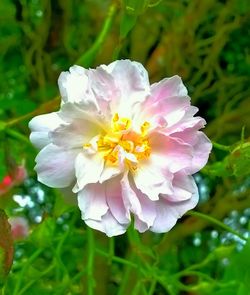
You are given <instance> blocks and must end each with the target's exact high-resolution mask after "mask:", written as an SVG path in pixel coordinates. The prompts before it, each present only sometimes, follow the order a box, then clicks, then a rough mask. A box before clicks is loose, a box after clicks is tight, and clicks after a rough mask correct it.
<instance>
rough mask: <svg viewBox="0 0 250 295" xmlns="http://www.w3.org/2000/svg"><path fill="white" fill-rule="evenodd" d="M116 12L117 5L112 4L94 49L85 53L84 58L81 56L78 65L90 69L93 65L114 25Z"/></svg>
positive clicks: (93, 46)
mask: <svg viewBox="0 0 250 295" xmlns="http://www.w3.org/2000/svg"><path fill="white" fill-rule="evenodd" d="M116 10H117V6H116V4H112V5H111V6H110V8H109V11H108V15H107V17H106V19H105V21H104V24H103V27H102V30H101V32H100V34H99V35H98V37H97V39H96V40H95V42H94V44H93V45H92V47H91V48H90V49H89V50H88V51H87V52H85V53H84V54H83V55H82V56H80V58H79V59H78V60H77V61H76V63H77V64H79V65H82V66H84V67H89V66H91V65H92V63H93V61H94V59H95V57H96V55H97V53H98V51H99V49H100V48H101V47H102V45H103V43H104V41H105V39H106V37H107V35H108V33H109V31H110V29H111V25H112V22H113V19H114V16H115V13H116Z"/></svg>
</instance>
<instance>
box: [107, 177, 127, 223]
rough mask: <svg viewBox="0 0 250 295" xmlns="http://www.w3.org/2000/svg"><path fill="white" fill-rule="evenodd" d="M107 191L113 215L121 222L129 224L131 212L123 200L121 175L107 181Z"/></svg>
mask: <svg viewBox="0 0 250 295" xmlns="http://www.w3.org/2000/svg"><path fill="white" fill-rule="evenodd" d="M105 193H106V199H107V203H108V206H109V210H110V212H111V213H112V215H113V216H114V217H115V219H116V220H117V221H118V222H119V223H120V224H128V223H129V222H130V214H129V210H128V208H126V207H125V205H124V202H123V198H122V187H121V182H120V177H116V178H113V179H110V180H108V181H106V182H105Z"/></svg>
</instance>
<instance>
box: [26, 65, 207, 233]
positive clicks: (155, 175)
mask: <svg viewBox="0 0 250 295" xmlns="http://www.w3.org/2000/svg"><path fill="white" fill-rule="evenodd" d="M58 82H59V88H60V93H61V97H62V104H61V107H60V110H59V111H58V112H54V113H50V114H46V115H40V116H37V117H35V118H33V119H32V120H31V122H30V124H29V126H30V128H31V131H32V133H31V136H30V139H31V141H32V143H33V144H34V145H35V146H37V147H38V148H40V149H41V151H40V153H39V154H38V156H37V157H36V166H35V170H36V171H37V174H38V180H39V181H40V182H42V183H44V184H46V185H48V186H50V187H56V188H65V187H73V192H74V193H75V194H77V196H78V206H79V208H80V210H81V213H82V219H83V220H84V221H85V223H86V224H87V225H88V226H90V227H92V228H94V229H97V230H100V231H102V232H105V233H106V234H107V235H108V236H114V235H119V234H122V233H124V232H125V231H126V229H127V227H128V226H129V224H130V221H131V215H133V216H134V226H135V228H136V229H137V230H138V231H139V232H144V231H146V230H150V231H153V232H157V233H162V232H167V231H169V230H170V229H171V228H172V227H173V226H174V225H175V223H176V221H177V219H178V218H180V217H181V216H182V215H183V214H184V213H185V212H186V211H187V210H189V209H192V208H194V207H195V206H196V204H197V202H198V190H197V186H196V184H195V182H194V179H193V177H192V174H194V173H196V172H197V171H199V170H200V169H201V168H202V167H203V166H204V165H205V164H206V162H207V160H208V156H209V153H210V151H211V142H210V141H209V139H208V138H207V137H206V135H205V134H204V133H202V132H201V131H199V129H200V128H202V127H204V125H205V120H204V119H202V118H201V117H194V115H195V114H196V113H197V111H198V109H197V108H196V107H193V106H191V105H190V98H189V97H188V95H187V89H186V87H185V86H184V85H183V83H182V80H181V78H180V77H178V76H173V77H171V78H166V79H163V80H162V81H160V82H159V83H155V84H153V85H150V84H149V79H148V74H147V71H146V70H145V69H144V67H143V66H142V65H141V64H140V63H138V62H134V61H130V60H118V61H115V62H112V63H111V64H109V65H101V66H99V67H97V68H96V69H89V70H87V69H84V68H82V67H80V66H73V67H71V68H70V70H69V72H63V73H61V75H60V77H59V81H58Z"/></svg>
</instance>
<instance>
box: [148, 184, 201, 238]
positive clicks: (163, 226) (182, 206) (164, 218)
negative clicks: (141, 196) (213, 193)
mask: <svg viewBox="0 0 250 295" xmlns="http://www.w3.org/2000/svg"><path fill="white" fill-rule="evenodd" d="M198 199H199V195H198V189H197V186H196V188H195V192H194V193H193V194H192V197H191V198H190V199H189V200H186V201H182V202H171V201H168V200H166V199H165V198H160V200H159V201H156V202H155V206H156V212H157V213H156V218H155V221H154V224H153V225H152V226H151V228H150V230H151V231H153V232H156V233H164V232H167V231H169V230H170V229H171V228H172V227H173V226H174V225H175V224H176V222H177V219H178V218H180V217H182V215H183V214H185V213H186V212H187V211H188V210H191V209H193V208H194V207H195V206H196V205H197V203H198Z"/></svg>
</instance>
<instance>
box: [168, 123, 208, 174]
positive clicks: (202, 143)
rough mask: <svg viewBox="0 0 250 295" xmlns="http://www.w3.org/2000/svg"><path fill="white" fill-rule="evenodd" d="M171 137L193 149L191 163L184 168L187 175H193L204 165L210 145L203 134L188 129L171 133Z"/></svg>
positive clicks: (194, 129)
mask: <svg viewBox="0 0 250 295" xmlns="http://www.w3.org/2000/svg"><path fill="white" fill-rule="evenodd" d="M171 136H172V137H176V138H179V139H181V140H183V141H184V142H186V143H188V144H190V145H191V146H192V148H193V152H192V154H193V157H192V163H191V165H190V167H188V168H186V172H187V174H194V173H196V172H198V171H199V170H200V169H202V168H203V167H204V166H205V165H206V163H207V161H208V157H209V154H210V152H211V150H212V143H211V141H210V140H209V139H208V138H207V136H206V135H205V134H204V133H203V132H201V131H196V128H190V129H186V130H185V131H183V132H177V133H173V134H172V135H171Z"/></svg>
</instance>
